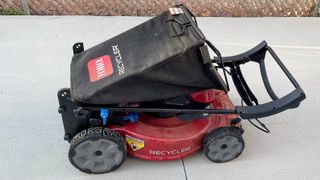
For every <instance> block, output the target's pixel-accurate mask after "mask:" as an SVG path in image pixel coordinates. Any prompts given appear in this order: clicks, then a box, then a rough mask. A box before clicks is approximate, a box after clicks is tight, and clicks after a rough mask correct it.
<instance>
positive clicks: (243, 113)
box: [214, 41, 306, 119]
mask: <svg viewBox="0 0 320 180" xmlns="http://www.w3.org/2000/svg"><path fill="white" fill-rule="evenodd" d="M266 52H269V53H270V54H271V56H272V57H273V59H274V60H275V61H276V63H277V64H278V65H279V66H280V68H281V70H282V71H283V72H284V73H285V75H286V76H287V77H288V79H289V80H290V82H291V83H292V84H293V86H294V87H295V90H293V91H292V92H290V93H289V94H287V95H286V96H284V97H282V98H279V97H278V96H277V95H276V94H275V92H274V91H273V89H272V87H271V85H270V82H269V79H268V75H267V72H266V67H265V54H266ZM214 61H215V62H217V63H218V64H219V62H218V61H217V58H215V59H214ZM249 61H253V62H257V63H259V65H260V71H261V76H262V79H263V83H264V86H265V88H266V90H267V92H268V94H269V96H270V97H271V99H272V100H273V101H271V102H268V103H264V104H260V105H253V104H250V103H247V104H248V105H249V106H236V111H237V113H238V114H239V116H240V117H241V118H244V119H250V118H261V117H266V116H270V115H273V114H277V113H279V112H282V111H284V110H287V109H290V108H296V107H298V106H299V104H300V102H301V101H302V100H304V99H305V98H306V95H305V93H304V91H303V90H302V88H301V87H300V85H299V84H298V82H297V81H296V80H295V78H294V77H293V76H292V74H291V73H290V72H289V70H288V69H287V68H286V66H285V65H284V64H283V63H282V61H281V60H280V58H279V57H278V56H277V55H276V53H275V52H274V51H273V50H272V48H271V47H269V46H268V45H267V43H266V42H265V41H263V42H262V43H260V44H259V45H258V46H256V47H255V48H253V49H251V50H249V51H247V52H245V53H242V54H239V55H236V56H231V57H223V62H224V66H226V67H230V68H231V70H232V72H233V73H232V77H233V80H234V83H235V85H236V87H237V90H238V92H239V94H240V95H241V97H243V99H246V98H248V97H249V98H250V97H252V92H251V90H250V89H249V87H248V86H247V84H246V82H245V81H244V79H243V77H242V74H241V71H240V67H239V65H241V64H245V63H247V62H249ZM219 65H220V66H221V64H219ZM244 93H246V94H244ZM251 99H252V98H251Z"/></svg>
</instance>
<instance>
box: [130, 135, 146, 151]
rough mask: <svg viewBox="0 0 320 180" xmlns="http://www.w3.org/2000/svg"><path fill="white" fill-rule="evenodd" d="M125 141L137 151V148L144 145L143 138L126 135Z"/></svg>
mask: <svg viewBox="0 0 320 180" xmlns="http://www.w3.org/2000/svg"><path fill="white" fill-rule="evenodd" d="M126 141H127V143H128V144H129V146H130V147H131V149H132V150H133V151H138V150H139V149H142V148H143V147H144V141H143V140H140V139H137V138H134V137H131V136H129V135H126Z"/></svg>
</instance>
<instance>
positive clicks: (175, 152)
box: [149, 146, 191, 156]
mask: <svg viewBox="0 0 320 180" xmlns="http://www.w3.org/2000/svg"><path fill="white" fill-rule="evenodd" d="M190 150H191V146H188V147H183V148H181V149H172V150H164V151H161V150H150V151H149V153H150V155H156V156H169V155H178V154H182V153H186V152H188V151H190Z"/></svg>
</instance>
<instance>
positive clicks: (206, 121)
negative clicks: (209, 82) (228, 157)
mask: <svg viewBox="0 0 320 180" xmlns="http://www.w3.org/2000/svg"><path fill="white" fill-rule="evenodd" d="M191 97H192V98H193V99H194V101H197V102H202V103H208V102H210V103H211V105H212V108H216V109H232V108H234V105H233V104H232V103H231V101H230V99H229V97H228V96H227V95H226V93H225V92H223V91H220V90H206V91H202V92H197V93H193V94H191ZM234 118H237V116H236V115H208V116H207V117H206V118H203V119H194V120H190V121H182V120H180V119H178V118H177V117H170V118H156V117H151V116H148V115H146V114H140V116H139V119H138V121H137V122H135V123H130V122H127V123H126V124H125V126H122V127H119V126H112V127H110V128H112V129H114V130H116V131H118V132H119V133H121V134H122V135H123V136H124V137H125V138H126V141H127V144H128V154H129V155H131V156H134V157H138V158H141V159H146V160H173V159H179V158H183V157H185V156H188V155H191V154H193V153H195V152H197V151H198V150H199V149H201V148H202V141H203V138H204V136H205V135H206V134H207V133H209V132H211V131H212V130H214V129H215V128H219V127H227V126H230V121H231V120H232V119H234ZM237 126H240V123H239V124H237Z"/></svg>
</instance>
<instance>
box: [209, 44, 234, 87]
mask: <svg viewBox="0 0 320 180" xmlns="http://www.w3.org/2000/svg"><path fill="white" fill-rule="evenodd" d="M206 43H207V44H208V46H209V47H210V48H211V49H212V51H213V52H214V53H215V54H216V55H217V56H218V58H219V60H220V63H221V67H222V69H223V76H224V79H225V81H226V85H227V90H228V91H230V87H229V82H228V78H227V73H226V71H227V70H226V68H225V66H224V62H223V58H222V56H221V53H220V51H219V50H218V49H217V48H216V47H215V46H214V45H213V44H212V43H211V42H210V41H208V40H206Z"/></svg>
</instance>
